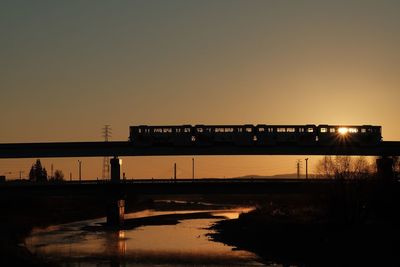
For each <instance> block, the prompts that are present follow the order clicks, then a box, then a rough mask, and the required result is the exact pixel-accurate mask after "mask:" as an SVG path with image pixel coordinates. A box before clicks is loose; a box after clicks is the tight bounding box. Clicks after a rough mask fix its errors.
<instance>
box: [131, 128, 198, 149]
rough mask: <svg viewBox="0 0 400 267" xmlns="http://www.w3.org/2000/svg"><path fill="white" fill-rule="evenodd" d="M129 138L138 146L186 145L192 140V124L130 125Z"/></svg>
mask: <svg viewBox="0 0 400 267" xmlns="http://www.w3.org/2000/svg"><path fill="white" fill-rule="evenodd" d="M129 140H130V141H131V142H132V143H133V144H135V145H138V146H151V145H155V144H157V145H176V146H188V145H191V144H192V143H193V141H192V126H191V125H180V126H147V125H140V126H131V127H130V136H129Z"/></svg>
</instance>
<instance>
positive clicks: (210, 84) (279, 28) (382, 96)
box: [0, 0, 400, 178]
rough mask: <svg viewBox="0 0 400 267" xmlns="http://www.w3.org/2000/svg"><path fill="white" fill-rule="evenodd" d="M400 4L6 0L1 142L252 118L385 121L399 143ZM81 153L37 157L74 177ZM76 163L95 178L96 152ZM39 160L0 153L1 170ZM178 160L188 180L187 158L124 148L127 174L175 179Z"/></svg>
mask: <svg viewBox="0 0 400 267" xmlns="http://www.w3.org/2000/svg"><path fill="white" fill-rule="evenodd" d="M399 13H400V2H399V1H385V0H382V1H368V0H362V1H304V0H297V1H285V0H282V1H272V0H271V1H268V0H265V1H256V0H253V1H234V0H231V1H223V0H219V1H205V0H204V1H187V0H181V1H173V0H171V1H162V0H160V1H151V0H149V1H105V0H104V1H103V0H97V1H40V0H39V1H18V0H13V1H7V0H6V1H4V0H3V1H1V3H0V36H1V37H0V38H1V39H0V58H1V64H0V125H1V131H0V143H16V142H44V141H48V142H51V141H100V140H102V137H101V128H102V127H103V126H104V125H105V124H109V125H111V126H112V129H113V135H112V138H111V140H127V138H128V134H129V131H128V130H129V126H130V125H139V124H147V125H158V124H164V125H166V124H170V125H176V124H177V125H180V124H258V123H262V124H372V125H381V126H382V129H383V139H384V140H400V124H399V123H398V115H400V112H399V109H398V101H399V99H400V88H399V84H400V83H399V82H400V50H399V47H400V16H399V15H398V14H399ZM300 158H301V159H302V158H303V157H300ZM297 159H299V157H298V156H293V157H260V156H259V157H252V156H246V157H235V156H231V157H196V162H198V164H197V169H196V173H197V175H198V176H199V177H232V176H241V175H247V174H258V175H273V174H279V173H294V172H295V171H296V169H295V168H296V160H297ZM77 160H78V159H76V158H73V159H42V161H43V162H44V165H45V166H46V167H47V169H50V165H51V164H53V165H54V168H55V169H61V170H63V172H64V174H66V176H68V177H69V173H71V174H72V176H73V177H74V178H76V177H77V169H78V167H77V166H78V164H77ZM80 160H82V161H83V166H84V169H83V170H84V176H85V177H88V178H94V177H101V170H102V158H85V159H80ZM317 160H318V159H317V158H311V160H310V165H311V167H312V166H313V164H315V162H316V161H317ZM33 161H34V159H27V160H0V175H1V174H2V173H5V172H12V174H10V175H8V176H10V177H17V172H18V171H19V170H23V171H24V172H25V174H27V172H28V171H29V168H30V166H31V165H32V163H33ZM303 161H304V160H303ZM174 162H177V163H178V167H179V170H180V173H178V174H179V175H180V176H182V177H184V176H186V177H190V176H191V157H179V158H174V157H147V158H146V157H144V158H132V157H131V158H124V163H123V171H124V172H126V175H127V177H136V178H139V177H171V176H172V166H173V163H174Z"/></svg>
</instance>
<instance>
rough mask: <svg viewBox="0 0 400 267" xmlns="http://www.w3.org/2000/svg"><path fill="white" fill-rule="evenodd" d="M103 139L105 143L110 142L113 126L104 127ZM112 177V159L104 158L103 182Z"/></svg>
mask: <svg viewBox="0 0 400 267" xmlns="http://www.w3.org/2000/svg"><path fill="white" fill-rule="evenodd" d="M101 133H102V137H104V142H108V140H109V138H110V137H111V126H110V125H104V127H103V128H102V131H101ZM109 177H110V157H104V158H103V171H102V178H103V180H105V179H108V178H109Z"/></svg>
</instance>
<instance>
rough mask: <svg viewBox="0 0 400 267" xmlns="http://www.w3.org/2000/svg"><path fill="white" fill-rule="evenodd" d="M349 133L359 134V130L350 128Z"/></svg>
mask: <svg viewBox="0 0 400 267" xmlns="http://www.w3.org/2000/svg"><path fill="white" fill-rule="evenodd" d="M349 133H358V129H357V128H349Z"/></svg>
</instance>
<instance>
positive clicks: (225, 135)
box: [129, 124, 382, 146]
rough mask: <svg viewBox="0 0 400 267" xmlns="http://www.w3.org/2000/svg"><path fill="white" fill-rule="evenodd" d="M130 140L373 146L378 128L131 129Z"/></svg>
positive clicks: (146, 143)
mask: <svg viewBox="0 0 400 267" xmlns="http://www.w3.org/2000/svg"><path fill="white" fill-rule="evenodd" d="M129 140H130V141H131V142H132V143H133V144H134V145H137V146H151V145H174V146H191V145H196V146H211V145H221V144H222V145H225V144H227V145H232V144H233V145H237V146H249V145H261V146H263V145H265V146H268V145H301V146H307V145H316V144H318V145H336V144H352V145H375V144H378V143H379V142H380V141H381V140H382V136H381V126H372V125H358V126H357V125H345V126H343V125H327V124H321V125H319V126H316V125H313V124H306V125H266V124H259V125H257V126H254V125H251V124H246V125H195V126H191V125H178V126H147V125H140V126H131V127H130V135H129Z"/></svg>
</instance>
